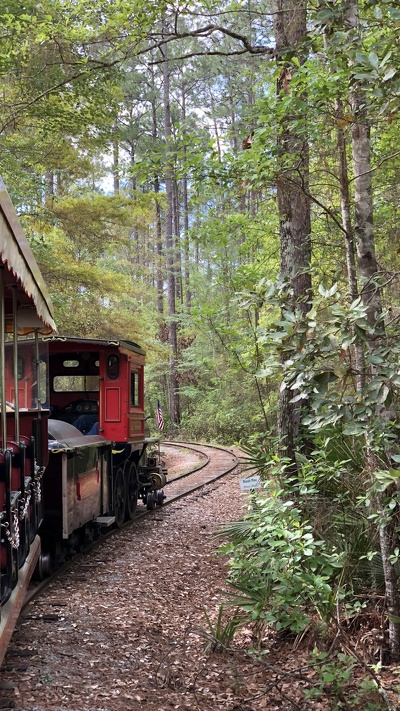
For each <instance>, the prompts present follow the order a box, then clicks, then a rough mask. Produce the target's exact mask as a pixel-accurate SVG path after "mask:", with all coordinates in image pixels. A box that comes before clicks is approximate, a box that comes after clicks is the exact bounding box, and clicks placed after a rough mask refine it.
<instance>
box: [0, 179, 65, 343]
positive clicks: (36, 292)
mask: <svg viewBox="0 0 400 711" xmlns="http://www.w3.org/2000/svg"><path fill="white" fill-rule="evenodd" d="M0 262H1V263H2V264H3V265H4V266H5V267H6V269H7V270H8V271H5V285H6V286H10V285H14V284H18V282H19V284H20V286H21V288H20V289H18V290H17V301H18V303H19V307H18V313H17V320H18V325H19V328H20V329H21V332H23V333H29V331H32V330H33V329H34V328H38V329H39V331H40V332H41V333H51V332H52V331H57V328H56V325H55V323H54V320H53V314H52V305H51V302H50V298H49V295H48V292H47V289H46V285H45V283H44V280H43V277H42V275H41V273H40V270H39V267H38V265H37V264H36V261H35V258H34V256H33V254H32V251H31V248H30V246H29V244H28V240H27V238H26V236H25V233H24V231H23V229H22V227H21V224H20V222H19V219H18V216H17V213H16V212H15V209H14V206H13V204H12V202H11V200H10V197H9V195H8V192H7V190H6V188H5V186H4V183H3V181H2V179H1V177H0ZM33 306H34V309H35V313H34V312H33V309H32V307H33ZM9 311H10V313H11V309H9ZM36 314H37V315H36ZM38 317H39V318H38Z"/></svg>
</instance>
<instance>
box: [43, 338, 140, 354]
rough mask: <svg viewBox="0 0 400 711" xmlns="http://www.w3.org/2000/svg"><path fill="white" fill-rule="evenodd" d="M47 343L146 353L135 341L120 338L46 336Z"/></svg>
mask: <svg viewBox="0 0 400 711" xmlns="http://www.w3.org/2000/svg"><path fill="white" fill-rule="evenodd" d="M42 340H43V341H45V342H46V343H65V344H66V345H68V344H71V345H78V346H79V345H80V346H89V347H90V346H95V347H103V348H104V347H112V346H114V347H115V348H122V349H124V350H128V351H131V352H132V353H138V354H139V355H143V356H144V355H146V353H145V351H144V350H143V348H141V347H140V346H139V345H138V344H137V343H134V342H133V341H123V340H119V339H102V338H80V337H79V336H62V335H54V336H44V337H43V338H42Z"/></svg>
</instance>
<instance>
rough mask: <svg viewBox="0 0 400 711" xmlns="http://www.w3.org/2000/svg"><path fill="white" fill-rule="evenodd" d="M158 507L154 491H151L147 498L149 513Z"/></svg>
mask: <svg viewBox="0 0 400 711" xmlns="http://www.w3.org/2000/svg"><path fill="white" fill-rule="evenodd" d="M155 505H156V499H155V496H154V494H153V492H152V491H149V492H148V494H147V496H146V507H147V510H148V511H152V510H153V509H154V507H155Z"/></svg>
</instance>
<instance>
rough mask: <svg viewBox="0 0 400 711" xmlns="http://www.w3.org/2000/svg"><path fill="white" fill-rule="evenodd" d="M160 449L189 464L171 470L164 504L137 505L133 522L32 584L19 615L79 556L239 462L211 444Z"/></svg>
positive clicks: (168, 444)
mask: <svg viewBox="0 0 400 711" xmlns="http://www.w3.org/2000/svg"><path fill="white" fill-rule="evenodd" d="M162 448H163V449H164V448H167V450H168V454H167V452H163V451H162V452H161V458H163V457H165V455H167V457H166V458H167V463H168V461H169V460H173V458H174V456H175V457H177V456H179V457H180V458H181V459H184V460H185V461H186V463H187V461H188V460H189V461H190V465H189V466H186V467H185V466H183V463H181V465H178V466H177V467H172V473H171V476H170V475H169V474H168V482H167V485H166V499H165V501H164V503H163V505H162V506H161V507H159V506H157V507H156V509H154V510H153V511H148V510H147V509H146V507H145V506H144V505H141V504H139V505H138V508H137V511H136V514H135V517H134V519H133V520H132V521H127V522H126V523H125V524H124V525H123V526H122V527H121V528H119V529H114V528H113V529H111V530H110V531H107V532H106V533H105V534H104V535H103V536H102V537H101V538H99V539H98V540H96V541H94V542H93V543H91V544H90V545H88V546H87V547H85V549H84V550H83V551H82V552H80V553H78V554H77V555H75V556H74V557H73V558H72V559H71V560H69V561H67V562H66V563H65V564H64V565H62V566H61V567H60V568H58V570H56V571H55V573H54V574H53V575H52V576H51V577H49V578H46V579H45V580H43V581H41V582H38V583H36V584H32V587H31V589H30V590H28V593H27V595H26V597H25V601H24V605H23V608H22V614H23V612H24V610H26V608H27V606H28V605H29V603H30V602H32V600H33V599H34V598H36V597H38V596H39V595H40V593H41V592H42V591H43V590H44V589H46V588H47V587H48V585H49V584H50V583H51V582H53V581H54V580H55V579H56V578H58V577H59V576H61V575H62V574H63V573H65V572H66V571H67V570H68V569H69V568H71V567H72V566H73V565H74V564H75V563H76V562H77V561H78V560H79V559H80V558H81V557H82V556H84V555H87V554H88V553H90V551H91V550H94V549H95V548H96V547H97V546H99V545H101V544H102V543H103V542H104V541H105V540H106V539H107V538H110V537H112V536H115V535H118V533H119V531H123V530H124V529H126V528H127V527H129V526H132V525H133V524H135V523H136V522H137V521H138V520H139V519H141V518H143V517H144V516H149V515H150V516H151V515H152V514H153V513H154V512H155V511H157V512H159V511H160V508H161V509H162V508H164V507H165V506H168V505H169V504H172V503H173V502H174V501H178V500H179V499H182V498H184V497H185V496H188V495H189V494H191V493H192V492H194V491H197V490H198V489H201V488H203V487H204V486H206V485H209V484H212V483H213V482H215V481H217V480H218V479H221V478H223V477H224V476H226V475H227V474H229V473H230V472H232V471H233V470H234V469H235V468H236V467H237V465H238V463H239V460H238V457H237V456H236V455H235V454H234V453H233V452H232V451H231V450H229V449H224V448H223V447H218V446H214V445H202V444H201V445H200V444H196V443H194V442H193V443H192V442H163V443H162ZM185 455H186V456H185Z"/></svg>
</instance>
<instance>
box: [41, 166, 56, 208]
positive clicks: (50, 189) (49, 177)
mask: <svg viewBox="0 0 400 711" xmlns="http://www.w3.org/2000/svg"><path fill="white" fill-rule="evenodd" d="M54 193H55V185H54V173H53V171H52V170H50V169H48V170H46V175H45V187H44V204H45V206H46V207H47V208H49V209H51V208H52V207H53V201H54Z"/></svg>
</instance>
